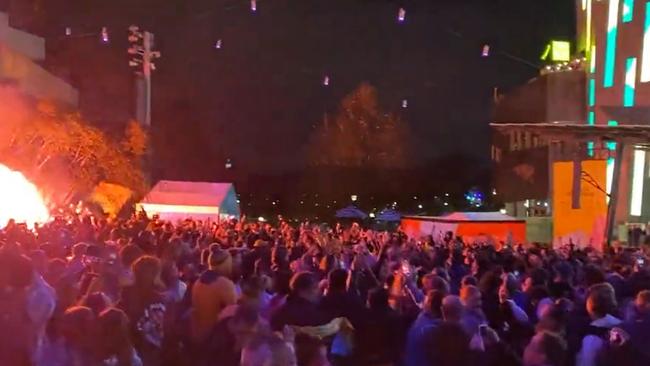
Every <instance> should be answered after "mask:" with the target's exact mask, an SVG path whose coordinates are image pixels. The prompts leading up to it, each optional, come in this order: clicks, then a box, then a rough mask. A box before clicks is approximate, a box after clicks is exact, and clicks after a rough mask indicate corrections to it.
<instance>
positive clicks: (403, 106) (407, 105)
mask: <svg viewBox="0 0 650 366" xmlns="http://www.w3.org/2000/svg"><path fill="white" fill-rule="evenodd" d="M408 107H409V101H408V100H406V99H403V100H402V108H408Z"/></svg>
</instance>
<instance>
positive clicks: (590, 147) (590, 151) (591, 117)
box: [587, 111, 596, 156]
mask: <svg viewBox="0 0 650 366" xmlns="http://www.w3.org/2000/svg"><path fill="white" fill-rule="evenodd" d="M595 123H596V112H594V111H589V113H587V124H588V125H590V126H593V125H594V124H595ZM587 155H589V156H594V142H593V141H589V142H587Z"/></svg>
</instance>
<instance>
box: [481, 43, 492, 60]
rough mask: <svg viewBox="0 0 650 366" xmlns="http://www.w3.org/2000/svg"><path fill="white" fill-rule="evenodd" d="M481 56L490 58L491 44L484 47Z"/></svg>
mask: <svg viewBox="0 0 650 366" xmlns="http://www.w3.org/2000/svg"><path fill="white" fill-rule="evenodd" d="M481 56H483V57H488V56H490V45H489V44H486V45H483V51H481Z"/></svg>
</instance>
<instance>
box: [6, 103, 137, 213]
mask: <svg viewBox="0 0 650 366" xmlns="http://www.w3.org/2000/svg"><path fill="white" fill-rule="evenodd" d="M4 92H5V91H3V93H4ZM20 105H21V106H23V107H24V106H25V105H27V104H26V103H22V104H20ZM22 110H23V113H21V115H20V116H11V119H12V120H20V123H7V124H3V125H2V126H0V136H10V138H4V139H0V162H2V163H3V164H6V165H8V166H10V167H12V168H13V169H16V170H20V171H21V172H23V173H24V174H25V175H27V176H28V177H29V178H30V179H32V180H33V181H34V182H35V183H36V184H37V185H38V186H39V187H41V188H42V189H43V190H44V191H45V192H46V193H48V195H49V196H51V197H52V198H53V200H55V201H58V202H61V201H64V200H65V199H64V198H63V197H64V196H68V197H70V196H71V195H72V194H70V193H73V194H74V195H75V196H81V197H85V196H87V195H88V194H90V193H91V192H92V191H93V189H94V188H95V186H96V185H97V184H99V183H100V182H107V183H113V184H119V185H122V186H124V187H127V188H129V189H131V190H133V191H134V192H136V194H137V193H143V192H144V191H145V189H146V187H145V180H144V174H143V172H142V168H141V163H140V159H139V157H140V156H141V155H142V154H143V152H144V151H146V144H147V138H146V133H145V132H144V131H142V129H139V128H138V127H134V126H132V125H129V126H127V129H126V131H125V138H124V140H123V141H122V142H121V143H119V142H117V141H114V140H112V139H111V138H110V137H109V136H107V135H106V134H105V133H103V132H102V131H101V130H99V129H97V128H95V127H93V126H91V125H90V124H89V123H88V122H87V121H85V120H84V119H83V118H82V117H81V115H80V114H79V113H75V112H66V111H63V110H60V109H59V108H57V107H56V106H55V105H53V104H51V103H48V102H39V103H38V105H37V106H36V108H23V109H22ZM1 112H2V110H1V109H0V113H1ZM64 187H65V188H64ZM62 189H65V190H67V192H66V193H62V192H61V190H62Z"/></svg>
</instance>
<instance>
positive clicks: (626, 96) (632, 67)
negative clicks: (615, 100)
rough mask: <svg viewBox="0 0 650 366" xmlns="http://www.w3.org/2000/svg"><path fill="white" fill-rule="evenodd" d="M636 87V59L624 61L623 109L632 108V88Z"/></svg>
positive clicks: (631, 58)
mask: <svg viewBox="0 0 650 366" xmlns="http://www.w3.org/2000/svg"><path fill="white" fill-rule="evenodd" d="M635 86H636V58H635V57H630V58H628V59H627V60H625V86H624V89H623V107H633V106H634V88H635Z"/></svg>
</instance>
